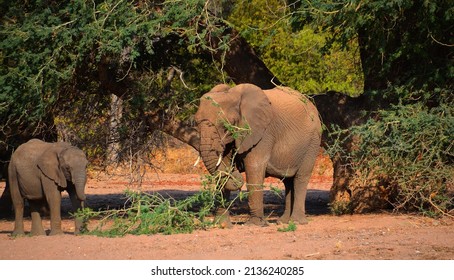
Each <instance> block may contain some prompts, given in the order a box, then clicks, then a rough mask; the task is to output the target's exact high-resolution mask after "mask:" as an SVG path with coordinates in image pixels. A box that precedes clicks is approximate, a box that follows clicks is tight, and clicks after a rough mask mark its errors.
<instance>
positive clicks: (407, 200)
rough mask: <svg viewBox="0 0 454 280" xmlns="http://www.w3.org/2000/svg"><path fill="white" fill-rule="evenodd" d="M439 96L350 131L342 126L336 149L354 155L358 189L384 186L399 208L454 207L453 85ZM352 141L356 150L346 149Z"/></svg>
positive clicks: (435, 210)
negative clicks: (431, 100) (347, 144)
mask: <svg viewBox="0 0 454 280" xmlns="http://www.w3.org/2000/svg"><path fill="white" fill-rule="evenodd" d="M420 94H421V93H418V94H417V95H420ZM406 95H407V96H410V95H411V94H409V93H407V94H406ZM435 95H436V96H438V98H436V99H440V101H439V102H438V104H435V106H434V104H430V103H429V105H427V103H426V102H416V103H410V104H399V105H395V106H391V107H390V108H389V109H386V110H380V111H378V112H376V114H375V117H374V118H370V119H369V120H368V121H367V122H365V123H364V124H363V125H359V126H353V127H351V128H350V129H349V131H348V133H347V134H345V133H344V132H345V131H339V130H338V131H336V132H335V133H333V134H332V136H336V137H339V138H338V141H337V142H335V143H336V145H333V146H332V147H331V148H330V152H331V153H332V154H333V155H334V154H335V153H337V152H339V151H341V155H342V156H343V157H346V158H351V159H352V161H350V162H352V166H350V167H351V168H352V169H353V174H354V176H355V178H353V180H352V184H355V185H358V186H359V187H358V188H357V189H367V188H381V189H382V190H383V191H382V192H381V193H384V194H386V197H384V198H385V199H387V200H388V202H389V203H390V204H391V205H392V206H393V208H394V209H395V210H411V211H414V210H417V211H420V212H422V213H424V214H427V215H430V216H436V215H440V214H446V213H448V212H449V211H450V210H451V209H452V208H453V206H454V204H453V203H454V103H453V97H452V91H450V90H446V91H442V92H437V93H435ZM342 135H344V136H345V135H347V136H346V138H342V137H344V136H342ZM350 141H351V142H350ZM346 142H350V143H353V148H352V149H351V152H346V150H343V149H342V148H341V147H343V145H342V144H343V143H346ZM372 199H374V198H372ZM375 199H382V198H380V197H376V198H375ZM338 210H339V209H338ZM343 211H348V207H346V208H345V209H344V210H343Z"/></svg>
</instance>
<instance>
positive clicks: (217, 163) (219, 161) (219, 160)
mask: <svg viewBox="0 0 454 280" xmlns="http://www.w3.org/2000/svg"><path fill="white" fill-rule="evenodd" d="M221 161H222V154H220V155H219V159H218V162H216V167H218V166H219V164H221Z"/></svg>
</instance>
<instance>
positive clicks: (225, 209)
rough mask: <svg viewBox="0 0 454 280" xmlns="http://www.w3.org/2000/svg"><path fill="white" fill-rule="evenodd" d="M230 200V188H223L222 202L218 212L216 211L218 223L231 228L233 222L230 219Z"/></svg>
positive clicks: (222, 226)
mask: <svg viewBox="0 0 454 280" xmlns="http://www.w3.org/2000/svg"><path fill="white" fill-rule="evenodd" d="M229 200H230V190H227V189H223V190H222V198H221V203H220V205H219V206H218V207H217V209H216V213H215V217H216V218H215V219H216V224H218V225H219V226H220V227H221V228H231V227H232V222H231V221H230V213H229V206H228V205H229Z"/></svg>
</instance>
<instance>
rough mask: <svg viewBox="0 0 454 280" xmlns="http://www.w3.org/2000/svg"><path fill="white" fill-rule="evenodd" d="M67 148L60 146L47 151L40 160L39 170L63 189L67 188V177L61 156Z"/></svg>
mask: <svg viewBox="0 0 454 280" xmlns="http://www.w3.org/2000/svg"><path fill="white" fill-rule="evenodd" d="M66 148H67V147H66V146H63V145H58V146H55V145H54V146H52V147H50V148H49V149H47V150H46V151H45V152H44V153H43V154H42V155H41V156H40V157H39V159H38V168H39V169H40V170H41V172H42V173H43V175H44V176H46V177H47V178H49V179H51V180H52V181H54V182H55V183H56V184H57V185H59V186H60V187H62V188H66V187H67V183H66V177H65V174H64V173H63V170H62V166H61V164H60V160H59V154H60V153H61V152H62V151H63V150H64V149H66Z"/></svg>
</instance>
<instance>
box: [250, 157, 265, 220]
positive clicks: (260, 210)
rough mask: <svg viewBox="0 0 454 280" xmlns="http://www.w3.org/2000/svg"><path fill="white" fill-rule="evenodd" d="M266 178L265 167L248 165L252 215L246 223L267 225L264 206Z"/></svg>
mask: <svg viewBox="0 0 454 280" xmlns="http://www.w3.org/2000/svg"><path fill="white" fill-rule="evenodd" d="M264 179H265V167H264V166H257V165H250V166H249V167H248V166H246V181H247V184H246V186H247V189H248V193H249V195H248V204H249V211H250V214H251V217H250V219H249V221H248V222H247V223H246V224H253V225H259V226H267V225H268V223H267V222H266V220H265V212H264V207H263V181H264Z"/></svg>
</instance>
